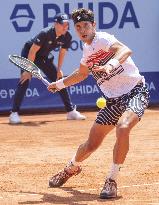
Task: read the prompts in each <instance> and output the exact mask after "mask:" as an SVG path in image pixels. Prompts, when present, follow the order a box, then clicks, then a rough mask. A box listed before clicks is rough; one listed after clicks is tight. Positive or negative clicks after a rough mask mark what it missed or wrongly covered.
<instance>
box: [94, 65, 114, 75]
mask: <svg viewBox="0 0 159 205" xmlns="http://www.w3.org/2000/svg"><path fill="white" fill-rule="evenodd" d="M92 70H93V71H94V72H100V71H103V72H106V73H107V74H108V75H110V73H111V71H112V70H113V66H112V65H109V64H106V65H104V66H97V67H94V68H93V69H92Z"/></svg>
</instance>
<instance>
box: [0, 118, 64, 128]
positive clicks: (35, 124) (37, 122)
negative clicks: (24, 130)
mask: <svg viewBox="0 0 159 205" xmlns="http://www.w3.org/2000/svg"><path fill="white" fill-rule="evenodd" d="M64 121H66V120H65V119H64V120H50V121H48V120H44V121H33V122H31V121H27V122H22V123H19V124H10V123H7V122H5V123H0V124H4V125H7V124H8V125H10V126H18V127H19V126H33V127H34V126H35V127H36V126H40V125H45V124H49V123H57V122H64Z"/></svg>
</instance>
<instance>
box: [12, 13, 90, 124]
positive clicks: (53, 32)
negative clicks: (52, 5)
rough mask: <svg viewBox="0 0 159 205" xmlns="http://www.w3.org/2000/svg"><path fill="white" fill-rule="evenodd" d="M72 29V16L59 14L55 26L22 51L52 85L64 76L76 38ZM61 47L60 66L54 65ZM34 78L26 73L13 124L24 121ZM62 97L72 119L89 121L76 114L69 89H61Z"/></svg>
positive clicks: (17, 97) (55, 19) (17, 94)
mask: <svg viewBox="0 0 159 205" xmlns="http://www.w3.org/2000/svg"><path fill="white" fill-rule="evenodd" d="M68 27H69V19H68V16H67V15H66V14H62V13H59V14H57V15H56V16H55V17H54V26H51V27H48V28H45V29H44V30H42V31H41V32H40V33H39V34H37V35H36V36H35V37H34V38H32V39H31V40H30V41H27V42H26V43H25V45H24V47H23V49H22V52H21V56H23V57H25V58H28V59H29V60H31V61H32V62H34V63H35V64H36V65H37V66H38V67H39V68H40V69H41V70H42V71H43V73H44V74H45V75H46V76H47V77H48V79H49V80H50V81H51V82H52V81H53V82H54V81H56V80H57V79H60V78H62V77H63V72H62V65H63V61H64V57H65V55H66V52H67V50H68V48H69V47H70V44H71V39H72V36H71V34H70V33H69V32H68ZM59 47H60V50H59V57H58V65H57V66H56V65H55V64H54V63H53V60H54V56H53V55H52V51H53V50H54V49H56V48H59ZM31 77H32V76H31V74H30V73H29V72H26V71H22V74H21V78H20V81H19V83H18V86H17V89H16V92H15V96H14V101H13V107H12V112H11V114H10V117H9V122H10V123H11V124H17V123H20V122H21V119H20V117H19V114H18V112H19V110H20V106H21V103H22V101H23V98H24V95H25V92H26V89H27V88H28V85H29V81H30V79H31ZM59 94H60V97H61V99H62V101H63V103H64V106H65V109H66V111H67V119H68V120H84V119H86V117H85V116H84V115H82V114H80V113H79V112H78V111H76V106H75V105H73V104H72V102H71V99H70V96H69V93H68V91H67V89H66V88H64V89H62V90H60V91H59Z"/></svg>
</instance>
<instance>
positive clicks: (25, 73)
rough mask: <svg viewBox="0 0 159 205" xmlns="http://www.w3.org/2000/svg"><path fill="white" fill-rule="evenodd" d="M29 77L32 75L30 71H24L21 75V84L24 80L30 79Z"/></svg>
mask: <svg viewBox="0 0 159 205" xmlns="http://www.w3.org/2000/svg"><path fill="white" fill-rule="evenodd" d="M31 77H32V75H31V73H29V72H27V71H24V72H23V73H22V75H21V78H20V83H21V84H23V83H24V82H25V81H26V80H31Z"/></svg>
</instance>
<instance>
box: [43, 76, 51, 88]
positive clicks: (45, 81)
mask: <svg viewBox="0 0 159 205" xmlns="http://www.w3.org/2000/svg"><path fill="white" fill-rule="evenodd" d="M41 81H42V82H43V83H44V84H45V85H46V86H49V85H50V83H49V82H48V81H47V80H46V79H44V78H41Z"/></svg>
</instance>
